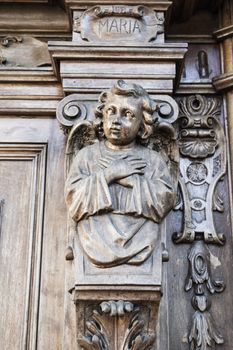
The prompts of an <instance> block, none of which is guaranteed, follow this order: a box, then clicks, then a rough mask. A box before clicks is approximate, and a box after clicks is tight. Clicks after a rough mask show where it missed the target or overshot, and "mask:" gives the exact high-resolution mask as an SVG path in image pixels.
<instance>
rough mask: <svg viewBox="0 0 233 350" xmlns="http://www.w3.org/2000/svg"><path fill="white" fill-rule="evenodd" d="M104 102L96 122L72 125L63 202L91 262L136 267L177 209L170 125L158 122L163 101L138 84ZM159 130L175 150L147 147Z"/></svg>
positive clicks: (118, 88) (116, 89)
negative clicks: (158, 100) (69, 157)
mask: <svg viewBox="0 0 233 350" xmlns="http://www.w3.org/2000/svg"><path fill="white" fill-rule="evenodd" d="M99 102H100V103H99V105H98V106H97V108H96V110H95V120H94V122H93V123H91V122H87V121H85V122H82V123H81V124H79V125H76V126H74V127H73V130H72V131H71V134H70V136H69V140H68V152H70V150H71V151H72V152H71V153H76V154H75V156H74V157H73V158H72V164H71V167H70V169H69V173H68V176H67V180H66V203H67V206H68V209H69V213H70V215H71V217H72V219H73V220H74V221H75V223H76V225H77V235H78V238H79V241H80V244H81V246H82V248H83V250H84V252H85V254H86V256H87V257H88V258H89V259H90V260H91V262H92V263H93V264H95V265H96V266H98V267H101V268H107V267H111V266H117V265H120V264H123V263H126V264H135V265H139V264H142V263H143V262H144V261H145V260H146V259H147V258H148V257H149V256H150V255H151V254H152V251H153V249H154V248H155V247H156V244H157V242H160V241H161V239H160V236H161V234H164V233H163V232H162V233H161V232H160V231H161V229H160V222H161V220H163V218H164V217H165V216H166V215H167V214H168V212H169V211H170V210H171V209H172V208H173V207H174V205H175V200H176V191H177V181H178V171H177V170H178V166H177V165H178V159H177V154H178V153H177V150H176V148H175V147H173V148H172V146H174V145H175V141H174V140H173V139H172V138H173V136H174V135H172V131H173V127H172V126H171V124H169V123H166V122H165V123H161V121H159V117H158V115H159V107H158V103H156V102H155V101H154V100H152V99H151V98H150V97H149V95H148V94H147V92H146V91H145V90H144V89H143V88H142V87H141V86H139V85H136V84H127V83H125V82H124V81H122V80H121V81H118V83H117V84H116V85H115V86H113V87H112V89H111V90H110V91H107V92H103V93H102V94H101V96H100V99H99ZM160 107H161V106H160ZM80 130H81V134H80ZM156 132H157V133H159V136H163V135H165V139H166V140H169V139H170V143H169V142H168V144H169V145H168V146H169V147H170V151H167V150H168V146H166V145H165V146H163V147H160V148H161V149H157V150H154V149H153V148H154V147H150V146H151V144H153V145H154V144H155V143H154V142H153V143H151V142H150V140H151V137H152V138H154V140H156V141H158V140H159V138H158V137H157V136H158V135H156ZM85 135H86V136H87V137H86V139H85ZM161 139H162V138H160V142H162V141H161ZM80 140H82V141H80ZM87 143H89V145H87V146H85V144H87ZM91 143H93V144H91ZM148 145H149V146H148ZM84 146H85V147H84ZM157 146H158V142H157ZM80 148H81V149H80ZM69 163H70V162H69Z"/></svg>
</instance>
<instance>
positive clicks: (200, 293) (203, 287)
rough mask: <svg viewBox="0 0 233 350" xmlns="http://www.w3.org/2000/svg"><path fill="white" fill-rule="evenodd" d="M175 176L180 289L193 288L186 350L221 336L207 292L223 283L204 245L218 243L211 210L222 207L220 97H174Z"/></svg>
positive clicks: (211, 344)
mask: <svg viewBox="0 0 233 350" xmlns="http://www.w3.org/2000/svg"><path fill="white" fill-rule="evenodd" d="M179 105H180V115H179V119H178V124H179V150H180V155H181V159H180V180H179V196H178V198H179V200H178V203H177V207H176V210H183V212H184V215H183V218H184V222H183V230H182V232H180V233H175V234H174V235H173V240H174V242H175V243H192V246H191V248H190V250H189V253H188V262H189V269H188V274H187V277H186V281H185V287H184V289H185V291H186V292H190V291H191V290H192V291H193V297H192V306H193V308H194V310H195V312H194V314H193V316H192V320H191V328H190V331H189V336H188V341H189V344H190V349H191V350H208V349H213V348H214V349H215V345H216V344H219V345H220V344H223V342H224V340H223V337H222V335H221V333H220V332H219V330H218V329H217V326H216V324H215V321H214V319H213V317H212V315H211V311H210V308H211V301H210V298H209V296H210V294H214V293H221V292H223V291H224V289H225V284H224V283H223V281H221V280H215V279H214V278H213V276H212V271H211V259H210V256H211V253H210V251H209V247H208V245H207V244H217V245H220V246H222V245H223V244H224V243H225V237H224V235H223V233H221V232H220V233H219V232H216V228H215V224H214V217H213V212H214V211H219V212H223V211H224V203H223V199H222V198H221V197H220V195H219V193H218V191H217V184H218V182H219V181H220V180H221V179H222V177H223V176H224V174H225V172H226V146H225V136H224V131H223V128H222V126H221V124H220V122H219V119H218V116H219V114H220V101H219V100H218V99H217V98H212V97H205V96H201V95H193V96H188V97H184V98H181V99H180V101H179Z"/></svg>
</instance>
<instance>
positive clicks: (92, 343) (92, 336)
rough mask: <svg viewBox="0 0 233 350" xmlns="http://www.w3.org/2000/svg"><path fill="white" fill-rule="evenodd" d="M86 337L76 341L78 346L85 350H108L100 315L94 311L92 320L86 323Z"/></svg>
mask: <svg viewBox="0 0 233 350" xmlns="http://www.w3.org/2000/svg"><path fill="white" fill-rule="evenodd" d="M86 329H87V332H86V335H85V336H84V337H83V338H82V339H78V343H79V345H80V346H81V347H82V348H83V349H85V350H108V349H109V345H108V341H107V335H106V332H105V330H104V326H103V324H102V322H101V315H100V314H99V313H98V312H97V311H94V314H93V316H92V319H91V320H90V321H87V322H86Z"/></svg>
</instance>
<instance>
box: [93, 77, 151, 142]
mask: <svg viewBox="0 0 233 350" xmlns="http://www.w3.org/2000/svg"><path fill="white" fill-rule="evenodd" d="M112 95H122V96H132V97H135V98H136V99H141V101H142V114H143V119H142V125H141V127H140V130H139V132H138V135H137V139H138V141H139V142H140V143H141V144H147V143H148V141H149V137H150V135H151V133H152V125H153V124H154V123H155V122H156V121H157V117H156V113H155V112H156V109H157V105H156V103H155V101H153V100H152V99H151V98H150V96H149V95H148V93H147V92H146V91H145V90H144V89H143V88H142V87H141V86H140V85H137V84H128V83H126V82H125V81H124V80H118V81H117V83H116V84H115V85H114V86H113V87H112V88H111V90H108V91H105V92H102V94H101V95H100V97H99V103H98V105H97V107H96V109H95V117H96V119H95V121H94V126H95V130H96V133H97V136H98V138H100V139H103V138H104V132H103V109H104V107H105V104H106V102H107V100H108V98H109V97H110V96H112Z"/></svg>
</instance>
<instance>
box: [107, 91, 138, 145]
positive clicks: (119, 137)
mask: <svg viewBox="0 0 233 350" xmlns="http://www.w3.org/2000/svg"><path fill="white" fill-rule="evenodd" d="M142 119H143V113H142V101H141V99H140V98H135V97H133V96H122V95H114V94H112V95H110V96H109V97H108V99H107V101H106V104H105V107H104V109H103V129H104V134H105V136H106V138H107V140H108V142H109V143H110V144H112V145H117V146H127V145H130V144H133V143H134V142H135V139H136V136H137V134H138V132H139V129H140V127H141V124H142Z"/></svg>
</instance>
